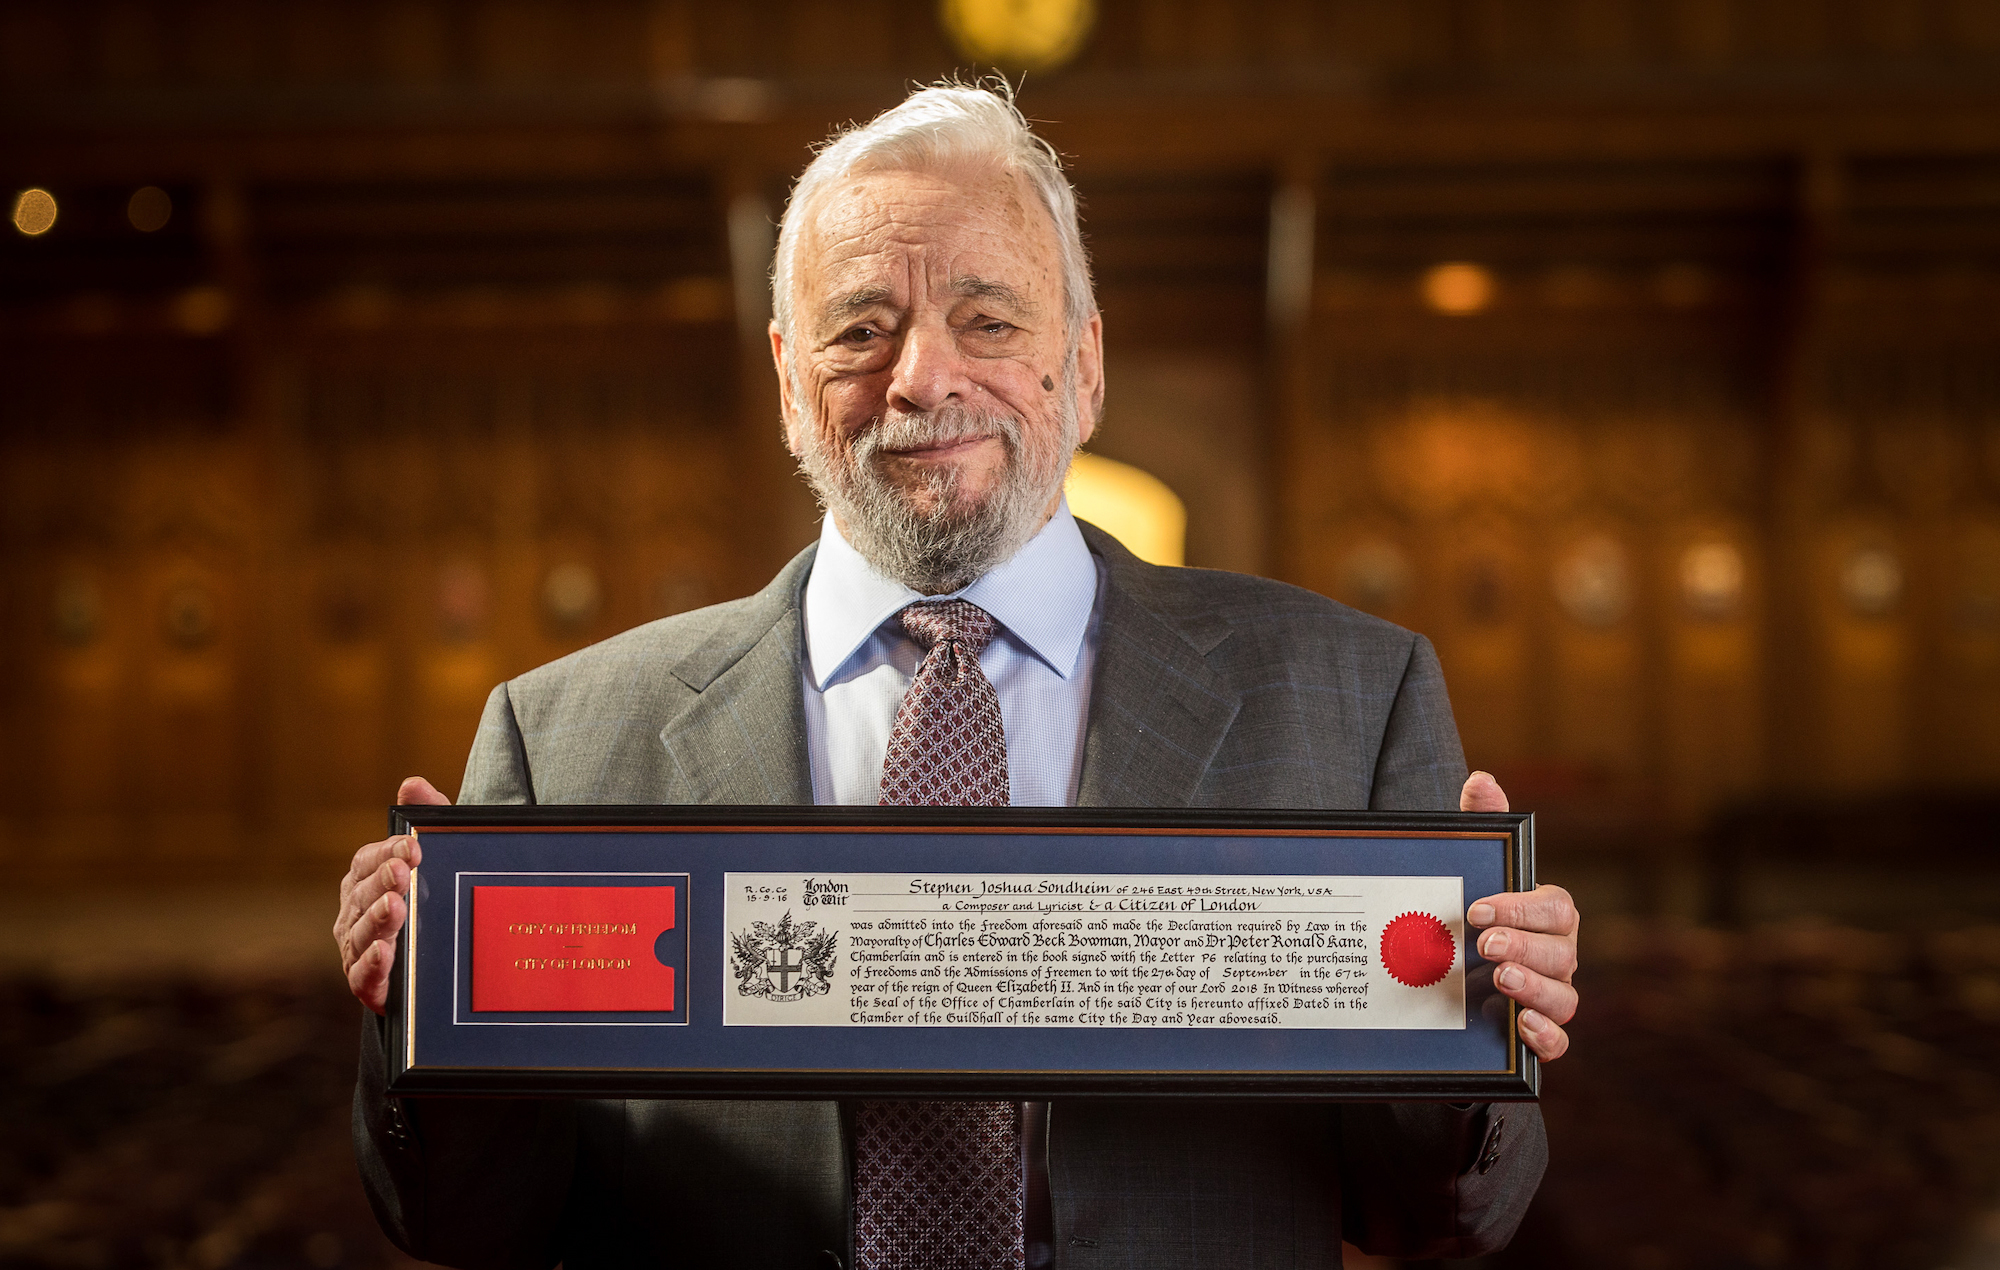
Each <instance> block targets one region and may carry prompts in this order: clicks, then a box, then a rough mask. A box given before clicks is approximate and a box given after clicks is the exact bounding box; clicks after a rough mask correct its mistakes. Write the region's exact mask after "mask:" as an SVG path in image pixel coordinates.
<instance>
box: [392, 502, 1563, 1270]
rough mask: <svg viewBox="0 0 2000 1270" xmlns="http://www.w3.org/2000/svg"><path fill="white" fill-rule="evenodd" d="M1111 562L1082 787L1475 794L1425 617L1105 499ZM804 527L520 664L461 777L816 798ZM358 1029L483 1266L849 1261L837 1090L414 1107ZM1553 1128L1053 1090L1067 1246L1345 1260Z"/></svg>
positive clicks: (1326, 794)
mask: <svg viewBox="0 0 2000 1270" xmlns="http://www.w3.org/2000/svg"><path fill="white" fill-rule="evenodd" d="M1084 536H1085V540H1086V541H1087V542H1088V544H1089V546H1090V549H1091V551H1092V552H1094V553H1095V554H1096V555H1097V556H1099V557H1100V558H1101V559H1103V560H1104V561H1105V563H1106V566H1107V568H1108V570H1109V574H1110V586H1109V588H1108V591H1107V598H1106V609H1105V613H1104V619H1103V623H1102V627H1101V630H1102V634H1101V640H1100V644H1099V648H1098V654H1097V669H1096V683H1095V685H1094V687H1093V689H1092V697H1091V705H1090V718H1089V721H1088V726H1087V731H1086V736H1085V741H1084V758H1083V774H1082V785H1081V790H1080V794H1079V802H1081V803H1082V804H1084V805H1087V806H1090V805H1094V806H1124V807H1179V806H1202V807H1289V808H1300V807H1319V808H1379V809H1402V810H1415V809H1456V807H1457V805H1458V791H1459V786H1460V785H1461V784H1462V783H1463V782H1464V779H1465V775H1466V771H1465V760H1464V757H1463V754H1462V752H1461V751H1460V748H1459V742H1458V733H1457V729H1456V726H1455V725H1454V723H1453V721H1452V715H1451V706H1450V702H1449V701H1448V699H1447V698H1446V695H1445V689H1444V679H1443V675H1442V672H1441V671H1440V670H1439V667H1438V662H1437V657H1436V655H1435V653H1433V652H1432V650H1431V647H1430V645H1429V643H1428V642H1427V641H1426V640H1425V639H1424V638H1423V637H1422V636H1419V635H1413V634H1411V633H1410V632H1408V631H1405V630H1402V629H1400V628H1397V627H1394V626H1391V625H1389V624H1388V623H1386V622H1382V621H1380V620H1378V619H1375V618H1371V617H1368V616H1366V615H1364V614H1361V613H1357V612H1355V611H1354V610H1352V609H1348V608H1345V607H1343V606H1341V605H1338V604H1335V603H1333V602H1332V601H1330V600H1327V599H1325V598H1323V597H1321V596H1318V595H1314V594H1312V593H1311V592H1307V591H1302V590H1299V589H1297V588H1294V587H1288V586H1284V585H1282V584H1279V583H1275V582H1270V581H1266V580H1263V579H1259V578H1251V577H1245V576H1242V575H1239V574H1230V573H1213V572H1207V571H1202V570H1194V569H1163V568H1157V567H1155V566H1152V565H1148V564H1145V563H1143V562H1141V561H1139V560H1138V559H1137V558H1135V557H1134V556H1132V555H1131V554H1130V553H1129V552H1127V551H1126V550H1125V549H1124V548H1123V547H1121V546H1119V545H1118V543H1117V542H1116V540H1114V539H1112V538H1110V537H1109V536H1107V535H1105V534H1103V533H1102V532H1100V531H1098V530H1096V529H1095V528H1093V527H1090V526H1088V525H1086V526H1084ZM811 566H812V550H811V549H810V548H809V549H808V550H807V551H805V552H803V553H801V554H800V555H799V556H798V557H797V558H796V559H794V560H793V561H792V562H791V564H789V565H788V566H786V568H785V569H784V571H783V572H781V573H780V574H779V575H778V576H777V578H776V579H775V580H774V581H772V583H771V584H770V585H769V586H767V587H765V588H764V590H762V591H761V592H759V593H758V594H756V595H754V596H751V597H749V598H748V599H744V600H738V601H734V602H732V603H728V604H722V605H718V606H716V607H713V608H709V609H703V610H700V611H699V612H694V613H688V614H683V615H680V616H678V617H672V618H667V619H665V620H663V621H659V622H654V623H651V624H650V625H647V626H642V627H639V628H637V629H635V630H632V631H628V632H626V633H625V634H623V635H620V636H617V637H616V638H613V639H610V640H607V641H605V642H604V643H602V644H598V645H596V646H594V647H591V648H587V649H584V650H583V651H582V652H579V653H576V654H573V655H571V656H569V657H565V658H563V659H562V660H560V661H557V662H553V663H551V664H549V665H547V666H543V667H541V668H540V669H538V670H535V671H532V672H530V673H529V674H526V675H523V676H521V677H520V678H519V679H516V680H513V681H511V682H508V683H504V684H501V685H500V686H499V687H498V688H496V689H494V691H493V695H492V697H491V699H490V700H489V701H488V702H487V708H486V715H485V718H484V720H483V721H482V722H481V724H480V728H479V734H478V737H477V739H476V740H475V741H474V743H473V749H472V756H471V759H470V760H469V762H468V764H467V767H466V773H465V784H464V788H463V790H462V791H461V801H464V802H475V803H810V802H811V801H812V788H811V780H810V774H809V772H808V768H807V757H806V742H805V733H804V726H803V704H802V692H803V689H802V686H801V680H800V658H801V648H802V639H803V636H802V626H801V621H800V597H801V594H802V592H803V588H804V584H805V579H806V576H807V574H808V573H809V572H810V569H811ZM370 1018H371V1025H369V1026H364V1028H363V1045H362V1065H361V1076H360V1081H359V1084H358V1086H357V1088H356V1092H355V1104H354V1130H355V1146H356V1151H357V1155H358V1157H359V1160H360V1164H361V1169H362V1174H363V1178H364V1181H365V1182H366V1184H367V1187H368V1191H369V1195H370V1199H371V1201H372V1202H373V1203H374V1205H375V1209H376V1213H377V1216H378V1217H379V1218H380V1219H381V1222H382V1225H383V1228H384V1229H385V1230H386V1231H387V1232H388V1233H389V1235H390V1237H391V1238H392V1239H394V1240H395V1241H396V1243H397V1244H398V1245H399V1246H401V1247H402V1248H404V1249H405V1250H406V1251H408V1252H410V1253H411V1254H412V1255H414V1256H417V1257H420V1258H423V1259H425V1260H429V1261H438V1262H443V1263H445V1264H448V1265H456V1266H465V1267H486V1266H495V1267H499V1266H522V1267H533V1268H535V1270H543V1268H545V1267H547V1266H550V1265H552V1264H554V1263H555V1262H557V1261H561V1262H563V1263H564V1264H565V1265H566V1266H567V1267H568V1268H569V1270H587V1268H588V1267H593V1266H599V1265H606V1266H611V1265H619V1266H622V1265H638V1264H648V1265H652V1264H658V1265H679V1264H685V1265H688V1266H701V1267H719V1266H744V1267H752V1266H754V1267H780V1266H784V1267H790V1266H800V1267H804V1266H820V1267H832V1266H837V1265H839V1264H841V1263H842V1262H843V1261H844V1260H845V1258H846V1255H847V1244H848V1235H847V1204H848V1189H847V1152H846V1147H845V1145H844V1143H845V1137H844V1134H843V1131H842V1112H841V1109H840V1107H839V1106H838V1105H837V1104H833V1103H815V1102H671V1101H627V1102H617V1101H610V1102H602V1101H600V1102H557V1101H547V1102H530V1101H520V1102H512V1101H488V1102H478V1101H452V1100H437V1101H427V1102H423V1103H421V1104H419V1103H412V1104H409V1105H408V1106H399V1105H396V1104H394V1103H392V1102H391V1101H390V1100H388V1099H386V1098H385V1097H384V1095H383V1092H382V1087H383V1072H384V1066H383V1058H382V1053H381V1034H380V1031H379V1029H378V1028H376V1027H375V1026H373V1025H372V1016H370ZM1545 1158H1546V1144H1545V1141H1544V1138H1543V1132H1542V1124H1541V1119H1540V1116H1539V1114H1538V1112H1537V1111H1536V1109H1535V1108H1534V1107H1533V1106H1525V1105H1524V1106H1510V1107H1504V1108H1503V1107H1498V1106H1496V1107H1494V1108H1491V1109H1489V1108H1485V1107H1474V1108H1469V1109H1453V1108H1448V1107H1441V1106H1435V1105H1420V1104H1377V1105H1361V1106H1344V1107H1343V1106H1332V1105H1322V1104H1292V1105H1284V1106H1265V1105H1247V1106H1246V1105H1237V1104H1230V1105H1223V1104H1202V1103H1196V1104H1182V1103H1174V1104H1171V1105H1169V1104H1161V1103H1123V1102H1104V1101H1092V1100H1075V1101H1068V1102H1058V1103H1055V1104H1054V1105H1053V1106H1052V1108H1051V1110H1050V1114H1049V1124H1048V1170H1049V1186H1050V1192H1051V1198H1052V1219H1053V1226H1054V1257H1055V1264H1056V1265H1058V1266H1062V1267H1075V1268H1076V1270H1179V1268H1186V1270H1197V1268H1201V1270H1210V1268H1214V1270H1222V1268H1225V1267H1228V1268H1234V1267H1273V1268H1275V1267H1332V1266H1337V1265H1338V1264H1339V1260H1340V1253H1339V1246H1340V1240H1341V1238H1342V1236H1343V1233H1344V1234H1345V1236H1346V1237H1347V1238H1348V1239H1351V1240H1353V1241H1354V1242H1355V1243H1357V1244H1359V1245H1360V1246H1361V1247H1363V1248H1364V1249H1367V1250H1369V1251H1372V1252H1378V1253H1382V1254H1387V1255H1396V1256H1423V1257H1434V1256H1451V1257H1467V1256H1475V1255H1478V1254H1480V1253H1482V1252H1484V1251H1488V1250H1491V1249H1493V1248H1496V1247H1498V1246H1500V1245H1502V1244H1504V1243H1505V1242H1506V1241H1507V1239H1508V1238H1509V1237H1510V1236H1511V1235H1512V1234H1513V1231H1514V1228H1515V1227H1516V1226H1517V1225H1518V1224H1519V1222H1520V1218H1521V1214H1522V1212H1523V1211H1524V1209H1525V1208H1526V1206H1527V1203H1528V1200H1529V1198H1530V1197H1531V1196H1532V1195H1533V1193H1534V1190H1535V1187H1536V1185H1537V1184H1538V1182H1539V1180H1540V1177H1541V1172H1542V1167H1543V1163H1544V1161H1545Z"/></svg>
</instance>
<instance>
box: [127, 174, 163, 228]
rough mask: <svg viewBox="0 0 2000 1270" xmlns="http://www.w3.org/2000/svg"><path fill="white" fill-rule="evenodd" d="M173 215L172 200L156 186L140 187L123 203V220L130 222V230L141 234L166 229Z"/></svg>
mask: <svg viewBox="0 0 2000 1270" xmlns="http://www.w3.org/2000/svg"><path fill="white" fill-rule="evenodd" d="M173 215H174V200H173V199H171V198H169V197H167V192H166V191H165V190H163V189H161V188H160V187H159V186H157V185H146V186H142V187H140V188H139V189H137V190H134V191H133V192H132V197H131V198H129V199H127V200H126V201H125V219H126V220H128V221H131V222H132V228H134V229H136V230H138V231H139V232H140V233H142V234H150V233H152V232H153V231H154V230H156V229H164V228H166V224H167V222H168V221H169V220H172V219H173Z"/></svg>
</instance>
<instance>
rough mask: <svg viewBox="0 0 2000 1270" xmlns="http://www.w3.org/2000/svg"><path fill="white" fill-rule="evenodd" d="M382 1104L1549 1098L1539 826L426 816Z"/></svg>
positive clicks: (1455, 821)
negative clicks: (1525, 951)
mask: <svg viewBox="0 0 2000 1270" xmlns="http://www.w3.org/2000/svg"><path fill="white" fill-rule="evenodd" d="M395 814H396V816H397V817H398V819H397V821H396V822H395V823H396V824H397V826H398V828H399V830H403V831H407V832H413V833H415V834H417V835H418V837H419V839H420V840H421V842H422V844H423V858H422V862H421V864H420V865H419V866H418V867H417V869H416V870H415V875H414V878H413V881H412V885H411V890H410V898H409V905H410V915H409V919H408V920H407V921H406V922H405V924H404V928H403V931H402V934H401V936H400V937H399V944H398V951H397V959H396V968H395V973H394V978H393V979H392V982H391V1008H390V1010H389V1015H388V1036H387V1038H386V1039H387V1042H388V1049H389V1054H390V1073H389V1092H390V1093H391V1094H393V1095H397V1096H404V1095H413V1094H438V1093H456V1094H476V1095H491V1096H520V1095H535V1096H546V1095H553V1096H578V1097H634V1098H654V1097H658V1098H682V1097H694V1098H700V1097H714V1098H746V1097H747V1098H757V1097H774V1098H848V1097H880V1098H895V1097H950V1098H1043V1097H1049V1098H1057V1097H1143V1098H1161V1097H1176V1096H1186V1097H1256V1098H1261V1097H1270V1098H1425V1099H1431V1098H1435V1099H1440V1100H1445V1101H1452V1102H1478V1101H1491V1100H1494V1099H1510V1098H1532V1097H1534V1096H1535V1094H1536V1091H1537V1088H1538V1086H1537V1081H1538V1079H1539V1075H1538V1071H1539V1069H1538V1068H1537V1066H1536V1063H1535V1059H1534V1057H1533V1055H1532V1054H1531V1053H1530V1052H1529V1051H1528V1050H1527V1047H1526V1046H1525V1044H1524V1043H1523V1042H1522V1041H1521V1038H1520V1035H1519V1029H1518V1025H1517V1018H1516V1015H1517V1012H1516V1009H1515V1007H1514V1004H1513V1002H1512V1001H1510V1000H1508V999H1507V997H1506V996H1505V995H1504V994H1502V993H1500V992H1498V991H1497V990H1496V989H1495V988H1494V986H1493V970H1492V966H1491V964H1490V963H1488V962H1487V961H1486V960H1485V959H1484V958H1483V957H1481V956H1480V954H1479V951H1478V949H1477V947H1476V945H1475V942H1474V940H1473V939H1472V936H1474V935H1476V934H1477V932H1476V931H1470V930H1468V929H1467V927H1466V923H1465V913H1466V909H1467V907H1468V906H1469V905H1470V904H1471V903H1472V902H1473V901H1474V900H1476V899H1478V898H1480V897H1482V896H1485V895H1490V894H1494V893H1496V892H1500V891H1506V890H1519V889H1527V888H1530V887H1532V886H1533V885H1534V853H1533V820H1532V817H1529V816H1526V815H1516V814H1511V813H1504V814H1471V813H1459V812H1409V813H1405V812H1394V813H1390V812H1274V811H1211V810H1189V809H1179V810H1172V811H1167V810H1148V809H1130V808H1117V809H1114V808H1062V809H1055V808H1051V809H1036V808H938V807H923V808H848V807H548V806H541V807H422V808H419V807H411V808H398V809H397V810H396V813H395Z"/></svg>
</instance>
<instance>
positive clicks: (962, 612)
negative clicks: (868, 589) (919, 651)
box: [897, 600, 995, 657]
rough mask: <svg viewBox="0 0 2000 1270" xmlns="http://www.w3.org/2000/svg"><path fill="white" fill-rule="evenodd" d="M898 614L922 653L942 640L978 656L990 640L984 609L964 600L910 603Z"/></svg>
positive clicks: (992, 625)
mask: <svg viewBox="0 0 2000 1270" xmlns="http://www.w3.org/2000/svg"><path fill="white" fill-rule="evenodd" d="M897 616H899V617H900V618H901V619H902V621H903V629H904V630H906V631H908V632H909V633H910V638H911V639H914V640H916V641H917V643H918V644H920V645H922V646H923V649H924V651H925V652H929V651H930V650H931V649H932V648H935V647H936V646H937V645H939V644H941V643H954V644H958V645H959V646H960V647H962V648H964V649H965V651H967V652H969V653H971V654H972V655H973V656H974V657H977V656H979V654H980V653H981V652H982V651H984V650H985V648H986V645H987V643H988V642H989V641H990V640H992V638H993V631H994V629H995V623H994V621H993V618H992V616H991V615H990V614H988V613H987V611H986V610H985V609H982V608H980V607H979V606H978V605H977V604H972V603H969V602H967V601H965V600H929V601H926V602H924V603H921V604H912V605H910V606H909V607H908V608H906V609H904V610H903V611H902V612H901V613H900V614H898V615H897Z"/></svg>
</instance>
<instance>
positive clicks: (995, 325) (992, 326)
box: [973, 318, 1014, 335]
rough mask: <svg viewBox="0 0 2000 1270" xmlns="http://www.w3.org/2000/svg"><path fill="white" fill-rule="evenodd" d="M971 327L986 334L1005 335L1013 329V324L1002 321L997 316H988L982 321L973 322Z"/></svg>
mask: <svg viewBox="0 0 2000 1270" xmlns="http://www.w3.org/2000/svg"><path fill="white" fill-rule="evenodd" d="M973 329H975V330H977V331H979V332H981V333H983V334H986V335H1005V334H1006V333H1007V332H1009V331H1011V330H1013V329H1014V324H1013V323H1012V322H1002V321H1001V320H1000V319H999V318H988V319H987V320H986V321H984V322H977V323H974V324H973Z"/></svg>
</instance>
